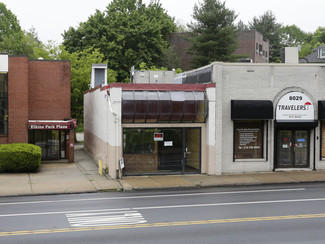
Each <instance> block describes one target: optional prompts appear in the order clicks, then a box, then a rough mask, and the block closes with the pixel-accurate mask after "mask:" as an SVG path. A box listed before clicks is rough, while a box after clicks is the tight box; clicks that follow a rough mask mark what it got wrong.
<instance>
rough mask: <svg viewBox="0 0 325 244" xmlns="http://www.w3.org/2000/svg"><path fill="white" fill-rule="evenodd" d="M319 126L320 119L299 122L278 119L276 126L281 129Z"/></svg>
mask: <svg viewBox="0 0 325 244" xmlns="http://www.w3.org/2000/svg"><path fill="white" fill-rule="evenodd" d="M317 126H318V120H306V121H299V122H292V121H291V120H277V121H275V127H277V128H280V129H308V128H315V127H317Z"/></svg>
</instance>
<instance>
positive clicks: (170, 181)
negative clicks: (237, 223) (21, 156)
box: [0, 145, 325, 196]
mask: <svg viewBox="0 0 325 244" xmlns="http://www.w3.org/2000/svg"><path fill="white" fill-rule="evenodd" d="M302 182H325V171H309V170H306V171H292V170H290V171H282V172H266V173H256V174H233V175H222V176H209V175H204V174H202V175H201V174H200V175H156V176H128V177H123V178H122V179H119V180H114V179H112V178H110V177H109V176H106V175H102V176H100V175H98V166H97V165H96V163H95V161H94V160H93V159H91V157H89V155H88V154H87V153H86V152H85V151H84V149H83V147H82V145H77V146H76V148H75V163H68V162H65V161H59V162H42V164H41V166H40V170H39V172H36V173H29V174H28V173H22V174H0V196H22V195H42V194H64V193H85V192H98V191H121V190H124V191H132V190H158V189H193V188H200V187H213V186H238V185H263V184H284V183H302Z"/></svg>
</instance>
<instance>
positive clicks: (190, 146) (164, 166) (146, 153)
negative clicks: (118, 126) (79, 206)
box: [123, 128, 201, 175]
mask: <svg viewBox="0 0 325 244" xmlns="http://www.w3.org/2000/svg"><path fill="white" fill-rule="evenodd" d="M200 137H201V131H200V128H124V129H123V158H124V165H125V168H124V172H123V173H124V174H125V175H132V174H133V175H134V174H135V175H136V174H156V173H159V174H169V173H198V172H200V169H201V168H200V157H201V140H200Z"/></svg>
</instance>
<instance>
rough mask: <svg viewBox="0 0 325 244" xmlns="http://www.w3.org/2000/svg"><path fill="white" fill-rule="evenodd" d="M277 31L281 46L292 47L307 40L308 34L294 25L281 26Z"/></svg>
mask: <svg viewBox="0 0 325 244" xmlns="http://www.w3.org/2000/svg"><path fill="white" fill-rule="evenodd" d="M279 32H280V37H281V45H282V46H283V47H294V46H297V45H302V44H303V43H306V42H308V41H309V36H310V34H308V33H306V32H304V31H303V30H301V29H300V28H299V27H298V26H296V25H286V26H283V27H281V28H280V31H279Z"/></svg>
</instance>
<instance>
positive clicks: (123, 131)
mask: <svg viewBox="0 0 325 244" xmlns="http://www.w3.org/2000/svg"><path fill="white" fill-rule="evenodd" d="M214 86H215V85H214V84H209V85H195V86H192V85H172V84H169V85H161V84H157V85H151V84H111V85H109V86H107V87H103V88H100V87H98V88H97V89H96V88H95V89H93V90H91V91H89V92H87V93H86V94H85V106H84V108H85V148H86V150H88V151H89V152H90V153H91V154H92V155H93V156H94V158H95V159H96V160H102V161H103V162H104V165H106V166H107V169H108V171H109V172H110V175H111V176H112V177H120V176H122V175H148V174H193V173H202V172H203V173H207V171H208V165H207V160H208V159H207V150H208V147H209V146H208V143H207V135H208V131H209V130H211V128H210V127H211V125H213V123H211V122H209V119H208V117H209V116H208V114H209V112H211V111H212V112H213V108H214V99H213V97H214V94H215V88H214ZM209 98H210V99H209ZM211 109H212V110H211ZM99 110H100V111H101V112H100V114H99V112H98V111H99ZM212 114H213V113H212ZM211 118H213V115H212V116H210V119H211ZM209 125H210V127H209ZM208 137H209V136H208Z"/></svg>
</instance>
